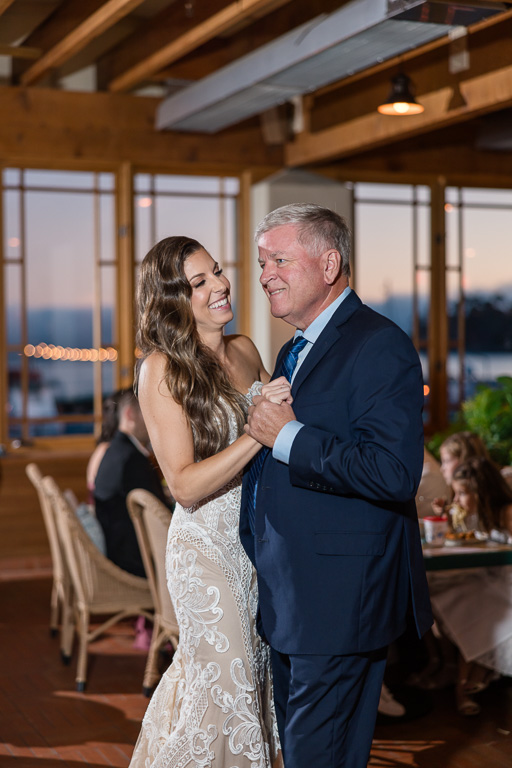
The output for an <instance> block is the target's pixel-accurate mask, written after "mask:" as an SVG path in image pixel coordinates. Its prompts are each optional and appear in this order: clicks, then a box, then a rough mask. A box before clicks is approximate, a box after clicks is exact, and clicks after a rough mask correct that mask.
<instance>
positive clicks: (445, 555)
mask: <svg viewBox="0 0 512 768" xmlns="http://www.w3.org/2000/svg"><path fill="white" fill-rule="evenodd" d="M422 548H423V562H424V564H425V570H426V571H451V570H455V569H458V568H487V567H490V566H495V565H512V545H511V544H501V543H499V542H496V541H492V540H488V541H473V540H471V541H466V542H463V543H460V544H455V545H453V544H450V545H447V544H444V545H443V546H441V547H431V546H429V545H428V544H424V545H423V547H422Z"/></svg>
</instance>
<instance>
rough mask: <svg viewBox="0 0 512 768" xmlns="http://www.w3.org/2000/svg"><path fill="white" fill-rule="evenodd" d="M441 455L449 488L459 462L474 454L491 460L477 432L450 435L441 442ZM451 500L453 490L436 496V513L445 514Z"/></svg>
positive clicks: (443, 474)
mask: <svg viewBox="0 0 512 768" xmlns="http://www.w3.org/2000/svg"><path fill="white" fill-rule="evenodd" d="M439 455H440V456H441V467H440V469H441V474H442V476H443V478H444V481H445V483H446V485H447V487H448V488H449V489H450V488H451V484H452V478H453V473H454V472H455V470H456V469H457V467H458V466H459V464H462V463H463V462H464V461H467V460H468V459H471V458H472V457H473V456H477V457H480V458H482V459H488V460H490V456H489V454H488V452H487V448H486V447H485V445H484V442H483V440H482V439H481V438H480V437H479V436H478V435H477V434H476V433H475V432H455V433H454V434H453V435H450V436H449V437H447V438H446V440H445V441H444V442H443V443H442V444H441V447H440V449H439ZM451 500H452V493H451V491H450V492H449V494H447V495H444V494H443V496H441V497H438V498H435V499H434V500H433V503H432V509H433V511H434V512H435V514H438V515H441V514H443V513H444V512H445V508H446V506H447V504H449V503H450V502H451ZM430 514H432V513H430Z"/></svg>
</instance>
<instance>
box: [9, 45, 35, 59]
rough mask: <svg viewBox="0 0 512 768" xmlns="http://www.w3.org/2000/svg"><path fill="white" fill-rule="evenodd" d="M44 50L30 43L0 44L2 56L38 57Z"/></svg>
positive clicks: (18, 57) (13, 57) (14, 57)
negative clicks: (31, 45)
mask: <svg viewBox="0 0 512 768" xmlns="http://www.w3.org/2000/svg"><path fill="white" fill-rule="evenodd" d="M41 53H42V51H41V49H40V48H31V47H30V46H28V45H18V46H16V45H0V56H10V57H11V59H38V58H39V56H40V55H41Z"/></svg>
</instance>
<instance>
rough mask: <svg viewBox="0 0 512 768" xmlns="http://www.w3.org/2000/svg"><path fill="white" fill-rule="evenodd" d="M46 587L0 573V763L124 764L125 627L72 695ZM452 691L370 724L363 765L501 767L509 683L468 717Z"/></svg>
mask: <svg viewBox="0 0 512 768" xmlns="http://www.w3.org/2000/svg"><path fill="white" fill-rule="evenodd" d="M50 587H51V581H50V580H49V579H48V578H47V577H45V578H38V579H34V578H32V579H23V580H20V579H18V580H16V579H11V580H6V581H0V622H1V625H0V767H1V768H52V767H53V766H58V767H59V768H60V766H69V767H70V768H83V766H84V764H85V765H91V766H98V768H99V766H119V768H122V767H123V766H127V765H128V763H129V759H130V755H131V752H132V748H133V745H134V743H135V740H136V738H137V734H138V732H139V724H140V720H141V718H142V715H143V714H144V711H145V709H146V706H147V703H148V700H147V699H145V698H144V697H143V696H142V694H141V686H142V678H143V670H144V663H145V654H144V653H143V652H141V651H138V650H135V649H134V648H133V647H132V644H133V626H132V624H131V623H129V622H126V623H125V624H123V625H122V626H120V627H119V628H117V629H115V630H113V631H112V633H111V634H110V635H109V636H108V637H106V638H105V639H100V640H98V641H97V642H96V643H95V644H94V646H93V647H92V650H91V654H90V665H89V674H88V685H87V690H86V692H85V693H83V694H79V693H76V692H75V690H74V675H75V667H74V664H73V665H72V666H70V667H65V666H63V665H62V663H61V661H60V656H59V648H58V644H59V641H58V638H51V637H50V635H49V631H48V618H49V599H50ZM74 661H75V660H73V662H74ZM452 697H453V693H452V691H445V692H439V693H436V694H435V696H434V706H433V708H432V710H431V711H430V712H429V713H428V714H427V715H424V716H423V717H421V718H419V719H416V720H413V721H411V722H409V723H396V722H395V723H391V724H386V725H382V724H381V725H378V726H377V730H376V734H375V740H374V748H373V751H372V758H371V765H372V767H374V768H377V767H378V768H401V767H402V766H418V768H441V767H442V768H510V767H511V766H512V682H511V681H508V680H507V681H500V682H498V683H495V684H493V686H492V687H491V688H490V689H489V690H488V691H486V692H485V693H483V694H481V696H480V701H481V703H482V705H483V711H482V714H481V715H480V716H479V717H477V718H463V717H460V716H459V715H457V713H456V712H455V711H454V707H453V699H452ZM188 768H191V767H188ZM216 768H228V767H227V766H218V767H216Z"/></svg>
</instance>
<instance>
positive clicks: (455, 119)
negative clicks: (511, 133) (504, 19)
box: [286, 20, 512, 167]
mask: <svg viewBox="0 0 512 768" xmlns="http://www.w3.org/2000/svg"><path fill="white" fill-rule="evenodd" d="M509 26H510V21H509V20H508V24H507V25H506V26H504V28H503V29H504V31H506V30H508V29H509ZM483 42H484V41H480V43H481V44H480V45H478V41H477V40H476V39H475V43H474V47H473V48H472V50H471V69H470V70H468V71H467V72H463V73H461V74H460V75H459V76H453V75H449V73H448V61H447V58H446V57H445V58H443V59H440V60H439V62H438V63H437V64H436V65H435V67H433V66H432V60H431V57H430V58H429V56H428V55H427V57H426V62H427V63H426V69H425V70H422V69H421V63H420V59H418V62H417V68H416V69H414V70H412V72H413V74H412V77H413V79H414V81H415V82H416V81H418V82H423V84H424V86H425V85H426V87H425V89H424V90H425V91H426V92H424V90H423V89H420V90H419V94H420V95H419V96H418V100H419V101H420V102H421V103H422V104H423V106H424V107H425V111H424V112H423V113H422V114H420V115H414V116H409V117H388V116H385V115H380V114H379V113H378V112H377V111H376V105H377V103H378V100H377V99H378V91H377V90H376V89H377V88H378V87H380V86H381V85H382V86H384V82H385V81H384V80H383V79H382V76H381V78H380V79H379V80H375V78H371V79H369V80H368V82H365V81H364V80H362V81H360V82H359V83H357V84H355V83H354V84H348V85H347V86H346V87H345V89H343V88H340V89H339V91H338V93H331V94H329V95H327V96H326V97H324V98H320V99H319V100H318V102H317V100H316V98H317V97H316V95H315V96H314V106H313V111H312V118H313V119H312V125H313V127H314V128H316V130H312V131H306V132H304V133H303V134H300V135H298V136H297V137H296V138H295V139H294V141H292V142H290V143H289V144H288V146H287V148H286V163H287V165H289V166H290V167H294V166H298V165H307V164H310V163H320V162H326V161H328V160H330V159H334V158H338V159H339V158H344V157H351V156H354V155H357V154H361V153H364V152H368V151H371V150H373V149H377V148H382V147H385V146H391V145H393V144H395V143H398V142H401V141H403V140H406V139H409V138H411V137H414V136H422V135H426V134H428V133H430V132H432V131H436V130H438V129H441V128H445V127H448V126H450V125H454V124H458V123H463V122H466V121H469V120H472V119H473V118H475V117H478V116H479V115H483V114H486V113H489V112H493V111H498V110H501V109H505V108H507V107H509V106H511V105H512V66H510V65H509V64H508V62H509V61H510V55H509V54H508V55H505V54H506V49H507V46H508V50H509V48H510V39H509V38H508V35H505V34H504V37H503V39H502V40H501V41H499V40H497V39H492V40H487V41H486V44H485V45H484V44H483ZM505 62H506V64H505ZM493 65H494V67H493ZM408 71H409V70H408ZM434 73H435V74H434ZM441 82H442V83H444V84H443V87H441V88H436V87H435V85H436V84H437V83H441ZM428 86H430V88H429V87H428ZM380 90H381V91H382V93H384V90H383V87H382V88H380ZM370 105H371V107H370ZM370 109H371V111H370ZM329 114H330V115H331V120H330V122H329V124H327V125H326V124H325V119H326V118H327V117H328V116H329ZM318 115H321V119H320V120H318ZM333 115H334V116H335V117H334V119H333ZM338 115H345V116H346V117H345V119H344V120H341V119H340V118H339V117H337V116H338ZM334 120H337V122H336V123H335V124H333V122H334Z"/></svg>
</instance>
